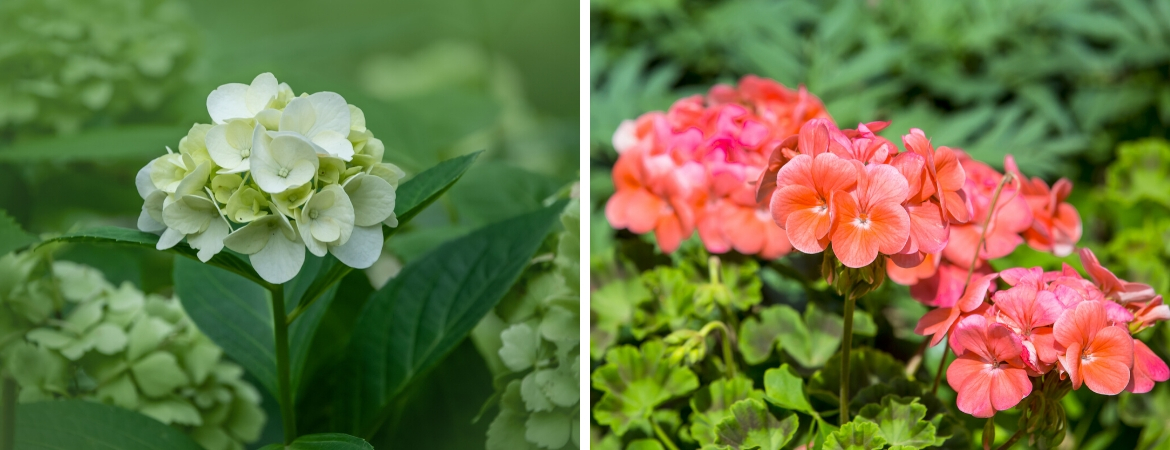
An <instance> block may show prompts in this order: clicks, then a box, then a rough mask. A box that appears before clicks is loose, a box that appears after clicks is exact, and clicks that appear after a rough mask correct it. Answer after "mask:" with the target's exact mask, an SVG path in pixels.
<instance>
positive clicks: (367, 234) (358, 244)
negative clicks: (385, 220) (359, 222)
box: [329, 224, 383, 269]
mask: <svg viewBox="0 0 1170 450" xmlns="http://www.w3.org/2000/svg"><path fill="white" fill-rule="evenodd" d="M382 244H383V241H382V225H381V224H376V225H372V226H367V227H354V228H353V234H351V235H350V237H349V240H348V241H346V242H345V244H342V245H338V246H335V247H329V253H332V254H333V256H336V257H337V260H338V261H341V262H342V263H343V264H345V265H347V266H350V267H353V268H355V269H365V268H367V267H370V266H372V265H374V262H376V261H378V257H379V256H381V255H382Z"/></svg>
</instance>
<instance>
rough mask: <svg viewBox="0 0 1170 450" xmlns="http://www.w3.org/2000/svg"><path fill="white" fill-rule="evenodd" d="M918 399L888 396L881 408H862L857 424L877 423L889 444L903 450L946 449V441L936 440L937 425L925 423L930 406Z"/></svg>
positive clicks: (872, 405) (873, 406)
mask: <svg viewBox="0 0 1170 450" xmlns="http://www.w3.org/2000/svg"><path fill="white" fill-rule="evenodd" d="M917 400H918V399H915V398H902V397H897V396H893V395H887V396H886V397H885V398H883V399H882V402H881V404H873V403H871V404H868V405H865V407H863V408H861V412H860V413H859V414H858V416H857V418H856V419H855V421H865V422H873V423H874V424H876V425H877V426H878V433H879V434H880V435H881V436H882V438H884V439H885V440H886V443H887V444H889V445H891V446H895V447H898V448H903V449H907V450H908V449H922V448H926V447H930V446H935V445H942V443H943V441H945V440H946V439H936V436H935V428H934V424H933V423H931V422H930V421H927V420H923V419H924V418H925V417H926V406H923V405H922V404H920V403H918V401H917Z"/></svg>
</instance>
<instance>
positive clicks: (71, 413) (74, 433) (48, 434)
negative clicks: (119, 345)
mask: <svg viewBox="0 0 1170 450" xmlns="http://www.w3.org/2000/svg"><path fill="white" fill-rule="evenodd" d="M16 448H17V449H18V450H34V449H87V448H103V449H104V448H108V449H118V450H200V449H201V447H199V445H198V444H196V443H195V442H193V441H192V440H191V439H190V438H188V437H187V436H186V435H184V434H183V432H182V431H179V430H178V429H176V428H171V427H169V426H167V425H165V424H163V423H162V422H159V421H157V420H154V419H151V418H149V417H147V416H144V415H142V414H138V413H136V412H132V411H129V410H126V409H122V408H118V407H115V406H109V405H104V404H101V403H94V402H87V401H81V400H63V401H47V402H37V403H28V404H21V405H17V407H16Z"/></svg>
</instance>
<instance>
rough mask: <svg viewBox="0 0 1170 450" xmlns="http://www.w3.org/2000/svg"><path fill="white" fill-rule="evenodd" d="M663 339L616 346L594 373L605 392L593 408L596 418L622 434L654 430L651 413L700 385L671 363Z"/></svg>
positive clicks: (597, 385) (595, 385) (595, 383)
mask: <svg viewBox="0 0 1170 450" xmlns="http://www.w3.org/2000/svg"><path fill="white" fill-rule="evenodd" d="M667 359H668V358H667V354H666V348H665V346H664V345H663V344H662V342H661V341H657V340H654V341H649V342H646V343H644V344H642V348H641V350H639V349H638V348H636V347H633V346H630V345H623V346H621V347H616V348H613V349H611V350H610V351H609V353H607V354H606V358H605V360H606V364H605V365H604V366H602V367H601V368H599V369H597V370H596V371H594V372H593V375H592V380H593V388H594V389H597V390H599V391H602V392H604V393H605V395H603V396H602V397H601V400H600V401H598V402H597V404H596V405H595V406H594V407H593V418H594V419H595V420H597V423H599V424H602V425H607V426H609V427H610V428H612V429H613V431H614V433H617V434H618V435H619V436H620V435H624V434H626V431H629V430H630V428H638V429H642V430H647V431H648V430H650V415H651V414H653V412H654V409H655V408H657V407H658V405H660V404H662V403H663V402H665V401H667V400H670V399H672V398H675V397H680V396H683V395H685V394H687V393H690V392H691V391H693V390H695V389H697V388H698V387H699V378H698V377H697V376H695V373H694V372H691V370H690V369H688V368H686V367H682V366H671V365H670V364H669V363H668V362H667Z"/></svg>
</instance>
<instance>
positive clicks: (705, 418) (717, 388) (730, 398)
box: [690, 377, 764, 445]
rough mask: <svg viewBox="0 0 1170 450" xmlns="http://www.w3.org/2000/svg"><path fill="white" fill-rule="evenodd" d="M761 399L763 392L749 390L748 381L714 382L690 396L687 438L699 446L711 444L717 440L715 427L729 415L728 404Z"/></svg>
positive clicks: (745, 379) (729, 380) (729, 405)
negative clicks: (690, 438) (749, 399)
mask: <svg viewBox="0 0 1170 450" xmlns="http://www.w3.org/2000/svg"><path fill="white" fill-rule="evenodd" d="M748 398H754V399H757V400H760V399H763V398H764V393H763V392H760V391H759V390H758V389H753V388H752V380H750V379H747V378H744V377H736V378H732V379H726V378H721V379H718V380H715V381H714V382H712V383H711V384H710V385H708V386H707V387H706V388H703V389H700V390H698V391H697V392H695V395H694V396H692V397H691V411H692V414H691V418H690V421H691V437H692V438H694V439H695V441H698V443H699V445H706V444H714V443H715V442H716V440H717V439H718V436H717V435H716V434H715V427H716V426H717V425H718V424H719V422H721V421H722V420H723V419H724V418H725V417H727V416H729V415H731V405H734V404H735V402H738V401H740V400H744V399H748Z"/></svg>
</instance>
